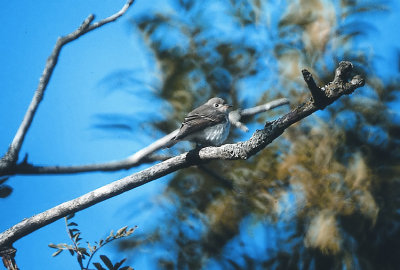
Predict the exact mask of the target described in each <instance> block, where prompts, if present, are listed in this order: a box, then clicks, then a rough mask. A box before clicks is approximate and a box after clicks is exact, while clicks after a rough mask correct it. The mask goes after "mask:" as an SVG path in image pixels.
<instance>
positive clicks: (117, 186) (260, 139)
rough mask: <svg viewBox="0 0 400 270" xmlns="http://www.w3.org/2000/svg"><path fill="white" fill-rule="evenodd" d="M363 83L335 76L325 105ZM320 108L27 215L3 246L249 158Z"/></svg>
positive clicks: (343, 67)
mask: <svg viewBox="0 0 400 270" xmlns="http://www.w3.org/2000/svg"><path fill="white" fill-rule="evenodd" d="M351 71H352V64H351V63H350V62H341V63H340V65H339V67H338V68H337V70H336V74H342V75H343V74H344V75H346V76H349V73H350V72H351ZM304 72H305V71H303V74H304ZM363 85H364V80H363V79H362V78H361V77H359V76H356V77H354V78H353V79H352V80H351V81H350V82H347V81H343V80H339V79H338V80H336V76H335V79H334V81H333V82H331V83H330V84H329V85H327V86H325V87H323V88H321V89H323V90H324V93H325V97H324V99H323V100H325V102H326V103H325V104H322V105H323V106H326V104H330V103H332V102H334V101H335V100H337V99H338V98H339V97H340V96H342V95H345V94H350V93H352V92H353V91H354V90H355V89H356V88H358V87H360V86H363ZM318 102H319V101H318ZM319 109H320V107H317V106H316V105H315V104H314V102H313V100H312V99H310V100H309V101H307V102H306V103H304V104H302V105H300V106H299V107H297V108H296V109H294V110H292V111H290V112H289V113H288V114H286V115H284V116H282V117H281V118H279V119H277V120H275V121H273V122H269V123H267V124H266V125H265V127H264V128H263V129H261V130H257V131H256V132H255V133H254V134H253V135H252V137H251V138H250V139H249V140H248V141H244V142H238V143H235V144H225V145H222V146H220V147H206V148H202V149H195V150H192V151H190V152H187V153H184V154H181V155H179V156H176V157H173V158H170V159H168V160H166V161H163V162H161V163H158V164H156V165H154V166H152V167H150V168H148V169H145V170H143V171H140V172H138V173H135V174H133V175H130V176H128V177H125V178H123V179H120V180H117V181H115V182H113V183H110V184H108V185H106V186H103V187H101V188H98V189H96V190H94V191H92V192H89V193H87V194H85V195H83V196H81V197H79V198H76V199H74V200H71V201H68V202H65V203H62V204H60V205H58V206H56V207H54V208H52V209H49V210H47V211H45V212H42V213H40V214H37V215H35V216H33V217H30V218H28V219H24V220H23V221H21V222H20V223H18V224H16V225H14V226H13V227H11V228H9V229H8V230H6V231H5V232H3V233H1V234H0V248H1V247H7V246H10V245H11V244H12V243H14V242H15V241H17V240H18V239H20V238H22V237H24V236H25V235H28V234H30V233H32V232H33V231H36V230H37V229H39V228H42V227H44V226H46V225H48V224H50V223H52V222H54V221H56V220H57V219H60V218H62V217H64V216H66V215H68V214H71V213H75V212H77V211H81V210H83V209H86V208H88V207H90V206H92V205H94V204H97V203H99V202H102V201H104V200H107V199H109V198H111V197H114V196H117V195H119V194H121V193H124V192H126V191H128V190H131V189H134V188H136V187H138V186H141V185H143V184H146V183H148V182H150V181H152V180H155V179H158V178H160V177H162V176H165V175H167V174H170V173H172V172H175V171H177V170H179V169H182V168H186V167H189V166H192V165H199V164H202V163H205V162H208V161H211V160H214V159H226V160H235V159H247V158H249V157H251V156H253V155H255V154H256V153H257V152H259V151H260V150H262V149H263V148H265V147H266V146H267V145H268V144H270V143H271V142H272V141H273V140H274V139H275V138H277V137H279V136H280V135H281V134H282V133H283V131H284V130H285V129H286V128H288V127H289V126H290V125H292V124H293V123H296V122H297V121H299V120H301V119H303V118H305V117H307V116H308V115H310V114H312V113H313V112H315V111H317V110H319Z"/></svg>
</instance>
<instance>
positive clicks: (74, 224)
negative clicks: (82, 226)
mask: <svg viewBox="0 0 400 270" xmlns="http://www.w3.org/2000/svg"><path fill="white" fill-rule="evenodd" d="M68 226H78V224H77V223H75V222H71V223H69V224H68Z"/></svg>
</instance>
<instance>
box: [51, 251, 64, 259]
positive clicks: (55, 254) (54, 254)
mask: <svg viewBox="0 0 400 270" xmlns="http://www.w3.org/2000/svg"><path fill="white" fill-rule="evenodd" d="M62 251H63V250H62V249H59V250H57V251H56V252H54V253H53V254H51V256H53V257H55V256H57V255H58V254H60V253H61V252H62Z"/></svg>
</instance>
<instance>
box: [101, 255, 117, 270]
mask: <svg viewBox="0 0 400 270" xmlns="http://www.w3.org/2000/svg"><path fill="white" fill-rule="evenodd" d="M100 259H101V260H102V261H103V263H104V264H105V265H106V266H107V268H108V269H109V270H113V269H114V266H113V264H112V262H111V261H110V259H109V258H108V257H107V256H106V255H100Z"/></svg>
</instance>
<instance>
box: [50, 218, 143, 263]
mask: <svg viewBox="0 0 400 270" xmlns="http://www.w3.org/2000/svg"><path fill="white" fill-rule="evenodd" d="M74 216H75V214H71V215H68V216H67V217H65V218H64V219H65V226H66V228H67V233H68V236H69V238H70V239H71V241H72V244H66V243H61V244H52V243H51V244H49V247H51V248H54V249H57V250H56V251H55V252H54V253H53V254H52V256H53V257H55V256H57V255H59V254H60V253H61V252H62V251H64V250H68V251H69V253H70V254H71V255H72V256H74V255H76V258H77V261H78V263H79V266H80V268H81V269H82V270H89V265H90V262H91V260H92V259H93V257H94V255H95V254H96V253H97V251H98V250H99V249H100V248H102V247H104V246H105V245H106V244H108V243H110V242H112V241H114V240H116V239H119V238H123V237H128V236H130V235H131V234H132V233H133V232H134V231H135V229H136V228H137V227H136V226H135V227H134V228H128V226H125V227H122V228H121V229H119V230H118V231H117V232H116V233H114V231H111V232H110V234H109V235H108V236H107V237H106V238H105V239H100V240H99V241H98V242H97V241H95V245H91V244H90V243H89V242H88V241H87V242H86V243H87V247H81V246H80V245H81V240H82V238H81V237H80V236H81V231H80V230H79V229H78V224H77V223H76V222H70V219H72V218H73V217H74ZM99 257H100V259H101V261H102V262H103V264H104V266H105V267H107V268H105V267H103V265H102V264H101V263H98V262H94V263H93V265H94V267H96V269H97V270H133V268H132V267H130V266H123V267H122V264H123V263H124V262H125V261H126V259H123V260H121V261H120V262H117V263H115V264H113V263H112V262H111V260H110V259H109V258H108V257H107V256H106V255H100V256H99ZM84 262H86V266H84Z"/></svg>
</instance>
